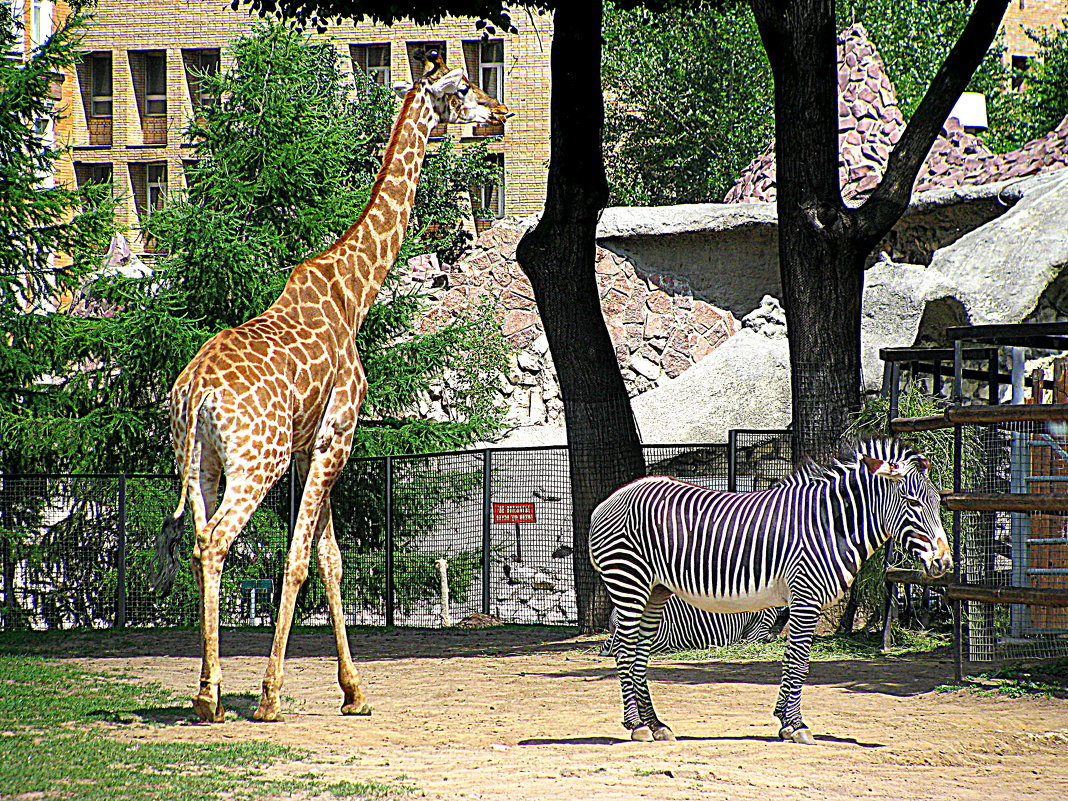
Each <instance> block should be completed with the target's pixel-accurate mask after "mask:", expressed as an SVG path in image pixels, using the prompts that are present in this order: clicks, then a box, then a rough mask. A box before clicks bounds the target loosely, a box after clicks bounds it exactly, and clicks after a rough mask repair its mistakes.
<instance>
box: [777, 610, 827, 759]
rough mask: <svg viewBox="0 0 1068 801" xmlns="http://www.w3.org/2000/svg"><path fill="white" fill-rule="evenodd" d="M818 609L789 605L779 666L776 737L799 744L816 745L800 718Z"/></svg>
mask: <svg viewBox="0 0 1068 801" xmlns="http://www.w3.org/2000/svg"><path fill="white" fill-rule="evenodd" d="M819 614H820V609H819V607H818V606H801V607H799V606H795V605H791V606H790V636H789V639H788V640H787V643H786V656H785V658H784V659H783V664H782V684H781V685H780V686H779V700H778V702H777V703H776V704H775V717H777V718H778V719H779V721H780V722H781V724H782V727H781V728H780V729H779V737H780V738H781V739H783V740H791V741H793V742H795V743H801V744H802V745H815V744H816V741H815V740H814V739H813V738H812V733H811V732H810V731H809V729H808V726H806V725H805V722H804V721H803V720H802V719H801V687H802V685H804V683H805V679H806V678H807V677H808V660H809V652H810V651H811V649H812V633H813V632H814V631H815V629H816V621H817V620H818V619H819Z"/></svg>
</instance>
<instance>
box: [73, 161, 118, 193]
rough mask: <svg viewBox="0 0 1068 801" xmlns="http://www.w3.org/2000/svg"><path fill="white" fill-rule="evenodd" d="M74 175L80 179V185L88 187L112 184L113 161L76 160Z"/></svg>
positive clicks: (82, 187) (84, 187) (80, 186)
mask: <svg viewBox="0 0 1068 801" xmlns="http://www.w3.org/2000/svg"><path fill="white" fill-rule="evenodd" d="M74 176H75V178H77V179H78V187H79V188H81V189H86V188H88V187H90V186H107V185H110V184H111V180H112V170H111V163H110V162H104V163H101V164H89V163H86V162H76V163H75V164H74Z"/></svg>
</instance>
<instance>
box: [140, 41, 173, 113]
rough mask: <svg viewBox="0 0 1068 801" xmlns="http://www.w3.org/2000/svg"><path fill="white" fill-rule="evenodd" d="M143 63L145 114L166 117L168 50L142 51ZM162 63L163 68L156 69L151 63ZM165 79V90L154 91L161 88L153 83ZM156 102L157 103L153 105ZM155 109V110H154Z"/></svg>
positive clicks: (163, 87)
mask: <svg viewBox="0 0 1068 801" xmlns="http://www.w3.org/2000/svg"><path fill="white" fill-rule="evenodd" d="M141 57H142V59H143V61H142V63H143V65H144V70H145V92H144V104H145V116H146V117H166V116H167V51H166V50H145V51H143V52H142V56H141ZM157 64H161V65H162V69H161V70H158V71H157V70H154V69H152V67H150V65H153V66H155V65H157ZM161 76H162V80H163V86H162V89H163V92H162V93H160V92H153V91H152V89H159V88H160V87H159V86H153V83H158V81H159V79H160V77H161ZM153 104H155V105H153ZM153 109H155V110H153Z"/></svg>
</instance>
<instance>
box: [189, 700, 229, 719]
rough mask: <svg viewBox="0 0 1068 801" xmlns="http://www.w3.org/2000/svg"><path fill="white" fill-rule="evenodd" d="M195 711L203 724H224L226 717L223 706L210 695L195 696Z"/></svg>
mask: <svg viewBox="0 0 1068 801" xmlns="http://www.w3.org/2000/svg"><path fill="white" fill-rule="evenodd" d="M193 710H194V711H195V712H196V713H197V717H198V718H199V719H200V722H201V723H222V721H223V718H224V717H225V716H226V710H225V709H224V708H223V705H222V704H221V703H219V702H216V700H215V699H214V698H213V697H212V696H210V695H195V696H193Z"/></svg>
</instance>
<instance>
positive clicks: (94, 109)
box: [89, 50, 115, 119]
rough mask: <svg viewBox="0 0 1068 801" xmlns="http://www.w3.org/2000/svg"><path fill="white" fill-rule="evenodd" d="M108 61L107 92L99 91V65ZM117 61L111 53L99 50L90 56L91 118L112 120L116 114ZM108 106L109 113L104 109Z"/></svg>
mask: <svg viewBox="0 0 1068 801" xmlns="http://www.w3.org/2000/svg"><path fill="white" fill-rule="evenodd" d="M105 61H107V77H108V80H107V92H102V91H98V88H99V80H98V79H99V78H100V75H98V74H97V65H98V64H102V63H104V62H105ZM114 64H115V59H114V56H112V54H111V52H110V51H107V50H99V51H96V52H93V53H90V54H89V116H90V117H92V118H94V119H97V118H110V117H111V116H112V115H113V114H114V112H115V72H114ZM105 105H106V107H107V113H106V114H105V113H104V112H103V111H102V109H103V108H104V106H105Z"/></svg>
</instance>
